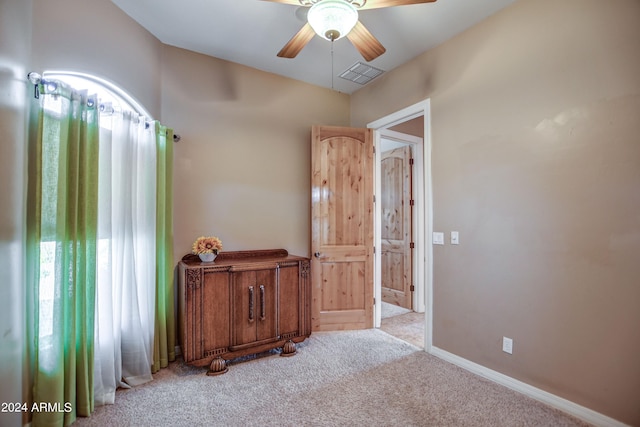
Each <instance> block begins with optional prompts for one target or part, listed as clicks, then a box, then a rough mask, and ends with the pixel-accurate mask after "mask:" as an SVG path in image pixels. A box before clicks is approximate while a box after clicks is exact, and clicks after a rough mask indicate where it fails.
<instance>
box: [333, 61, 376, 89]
mask: <svg viewBox="0 0 640 427" xmlns="http://www.w3.org/2000/svg"><path fill="white" fill-rule="evenodd" d="M382 73H384V71H382V70H380V69H378V68H375V67H372V66H371V65H367V64H363V63H362V62H356V63H355V64H353V65H352V66H351V67H349V68H347V69H346V70H345V71H343V72H342V74H340V77H341V78H343V79H345V80H349V81H351V82H354V83H358V84H361V85H365V84H367V83H369V82H370V81H371V80H373V79H375V78H376V77H378V76H379V75H380V74H382Z"/></svg>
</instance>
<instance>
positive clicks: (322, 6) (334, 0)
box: [307, 0, 358, 41]
mask: <svg viewBox="0 0 640 427" xmlns="http://www.w3.org/2000/svg"><path fill="white" fill-rule="evenodd" d="M307 19H308V21H309V25H311V27H312V28H313V30H314V31H315V32H316V34H318V35H319V36H320V37H323V38H325V39H327V40H330V41H334V40H338V39H340V38H342V37H344V36H346V35H347V34H349V32H350V31H351V30H352V29H353V27H354V26H355V25H356V23H357V22H358V11H357V10H356V8H355V6H353V5H352V4H351V3H348V2H346V1H344V0H322V1H320V2H318V3H316V4H314V5H313V6H311V8H310V9H309V13H308V14H307Z"/></svg>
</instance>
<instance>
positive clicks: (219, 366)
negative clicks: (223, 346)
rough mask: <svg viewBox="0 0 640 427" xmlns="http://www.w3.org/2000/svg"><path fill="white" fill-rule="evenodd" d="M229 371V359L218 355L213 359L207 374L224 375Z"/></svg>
mask: <svg viewBox="0 0 640 427" xmlns="http://www.w3.org/2000/svg"><path fill="white" fill-rule="evenodd" d="M227 371H229V368H227V361H226V360H224V359H223V358H222V357H217V358H215V359H213V361H211V365H209V371H208V372H207V375H209V376H211V375H222V374H225V373H227Z"/></svg>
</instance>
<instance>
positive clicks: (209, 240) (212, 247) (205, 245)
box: [191, 236, 222, 255]
mask: <svg viewBox="0 0 640 427" xmlns="http://www.w3.org/2000/svg"><path fill="white" fill-rule="evenodd" d="M221 250H222V240H220V239H219V238H217V237H215V236H207V237H205V236H201V237H198V238H197V239H196V241H195V242H193V246H192V247H191V251H192V252H193V253H194V254H196V255H200V254H217V253H218V251H221Z"/></svg>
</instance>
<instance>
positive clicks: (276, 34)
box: [111, 0, 515, 93]
mask: <svg viewBox="0 0 640 427" xmlns="http://www.w3.org/2000/svg"><path fill="white" fill-rule="evenodd" d="M111 1H112V2H113V3H115V4H116V5H117V6H118V7H119V8H120V9H122V10H123V11H124V12H125V13H127V14H128V15H129V16H131V17H132V18H133V19H134V20H135V21H137V22H138V23H140V25H142V26H143V27H144V28H146V29H147V30H148V31H149V32H151V33H152V34H153V35H155V36H156V37H157V38H158V39H159V40H160V41H162V42H163V43H165V44H168V45H172V46H177V47H180V48H184V49H188V50H191V51H194V52H199V53H203V54H206V55H210V56H213V57H216V58H221V59H224V60H227V61H232V62H236V63H238V64H243V65H247V66H249V67H253V68H257V69H259V70H263V71H268V72H272V73H275V74H279V75H282V76H286V77H290V78H293V79H297V80H301V81H304V82H307V83H311V84H314V85H318V86H322V87H327V88H333V89H335V90H337V91H340V92H343V93H353V92H355V91H356V90H358V89H360V88H361V87H362V85H359V84H357V83H353V82H350V81H347V80H344V79H342V78H340V77H338V75H339V74H341V73H342V72H343V71H344V70H346V69H347V68H349V67H351V66H352V65H353V64H355V63H356V62H363V63H365V61H364V59H363V58H362V57H361V56H360V54H359V53H358V51H357V50H356V49H355V48H354V47H353V46H352V45H351V43H350V42H349V40H347V39H346V38H343V39H340V40H337V41H336V42H334V46H333V61H332V59H331V57H332V53H331V42H329V41H326V40H324V39H322V38H320V37H318V36H315V37H314V38H313V39H312V40H311V42H309V44H308V45H307V46H306V47H305V48H304V49H303V50H302V51H301V52H300V54H298V56H297V57H296V58H294V59H286V58H278V57H277V56H276V53H278V51H279V50H280V49H281V48H282V46H284V45H285V43H287V42H288V41H289V39H290V38H291V37H292V36H293V35H294V34H295V33H296V32H298V30H299V29H300V28H301V27H302V26H303V25H304V23H305V22H306V21H305V17H304V16H305V12H306V10H307V8H305V7H302V6H291V5H287V4H281V3H273V2H270V1H262V0H111ZM370 1H371V0H370ZM514 1H515V0H437V1H436V2H435V3H426V4H417V5H409V6H396V7H390V8H384V9H372V10H365V11H361V12H360V21H361V22H362V23H363V24H364V25H365V26H366V27H367V29H368V30H369V31H370V32H371V33H372V34H373V35H374V36H375V37H376V38H377V39H378V40H379V41H380V42H381V43H382V44H383V45H384V47H385V48H386V49H387V51H386V53H384V54H383V55H382V56H380V57H378V58H376V59H375V60H373V61H371V62H370V63H368V64H369V65H372V66H374V67H376V68H379V69H381V70H383V71H385V72H387V71H391V70H392V69H393V68H395V67H397V66H399V65H401V64H403V63H405V62H407V61H409V60H410V59H412V58H414V57H416V56H418V55H419V54H421V53H423V52H425V51H427V50H429V49H431V48H433V47H434V46H437V45H439V44H440V43H442V42H444V41H445V40H447V39H449V38H451V37H453V36H454V35H456V34H458V33H460V32H462V31H464V30H465V29H467V28H469V27H471V26H473V25H474V24H476V23H478V22H480V21H481V20H483V19H485V18H486V17H488V16H489V15H492V14H494V13H495V12H497V11H498V10H500V9H502V8H503V7H505V6H507V5H509V4H511V3H513V2H514ZM332 62H333V63H332Z"/></svg>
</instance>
